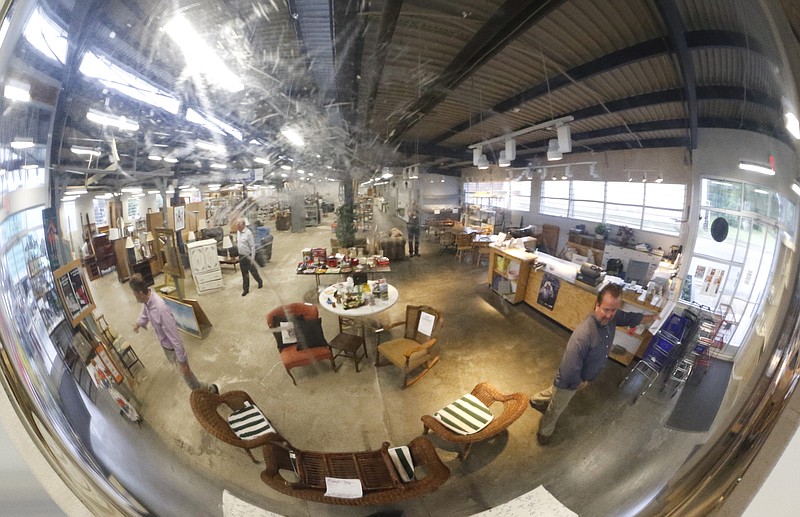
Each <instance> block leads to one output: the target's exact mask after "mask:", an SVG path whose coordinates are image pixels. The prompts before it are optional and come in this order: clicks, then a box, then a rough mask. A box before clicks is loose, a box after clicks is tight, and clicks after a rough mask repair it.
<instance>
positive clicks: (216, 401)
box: [190, 390, 285, 463]
mask: <svg viewBox="0 0 800 517" xmlns="http://www.w3.org/2000/svg"><path fill="white" fill-rule="evenodd" d="M190 401H191V404H192V412H193V413H194V417H195V418H196V419H197V421H198V422H200V425H201V426H203V429H205V430H206V431H208V433H209V434H210V435H212V436H214V437H215V438H217V439H219V440H222V441H223V442H225V443H228V444H230V445H233V446H235V447H240V448H242V449H244V451H245V452H246V453H247V455H248V456H250V459H251V460H253V463H258V461H257V460H256V459H255V457H254V456H253V453H252V452H250V449H255V448H256V447H261V446H262V445H264V444H265V443H267V442H270V441H273V440H275V441H285V440H284V438H283V437H282V436H281V435H280V434H278V433H277V432H275V433H269V434H267V435H264V436H259V437H257V438H253V439H252V440H242V439H241V438H239V437H238V436H236V434H235V433H234V432H233V430H232V429H231V426H230V425H228V421H227V420H225V419H224V418H222V415H220V414H219V412H218V411H217V409H218V408H219V406H221V405H222V404H224V405H226V406H228V407H229V408H230V409H231V411H236V410H237V409H242V408H244V403H245V402H250V403H251V404H253V405H256V404H255V402H253V399H251V398H250V395H248V394H247V393H245V392H244V391H229V392H227V393H220V394H218V395H217V394H214V393H209V392H207V391H201V390H194V391H192V395H191V398H190Z"/></svg>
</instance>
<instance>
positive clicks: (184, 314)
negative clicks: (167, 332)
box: [163, 296, 203, 338]
mask: <svg viewBox="0 0 800 517" xmlns="http://www.w3.org/2000/svg"><path fill="white" fill-rule="evenodd" d="M163 298H164V303H166V304H167V307H169V310H170V311H172V315H173V316H175V324H176V325H177V327H178V330H180V331H181V332H185V333H187V334H189V335H190V336H195V337H197V338H202V337H203V334H202V332H201V331H200V323H199V322H198V321H197V316H195V314H194V307H192V306H191V305H190V304H186V303H181V302H179V301H178V300H175V299H173V298H169V297H167V296H164V297H163Z"/></svg>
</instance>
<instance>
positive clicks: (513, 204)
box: [464, 180, 532, 212]
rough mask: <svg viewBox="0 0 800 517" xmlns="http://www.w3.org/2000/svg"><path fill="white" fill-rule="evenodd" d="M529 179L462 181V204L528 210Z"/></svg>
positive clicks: (529, 195) (529, 203)
mask: <svg viewBox="0 0 800 517" xmlns="http://www.w3.org/2000/svg"><path fill="white" fill-rule="evenodd" d="M531 191H532V188H531V181H530V180H528V181H470V182H467V183H464V204H466V205H478V206H481V207H486V208H489V207H497V208H507V209H510V210H520V211H523V212H529V211H530V209H531Z"/></svg>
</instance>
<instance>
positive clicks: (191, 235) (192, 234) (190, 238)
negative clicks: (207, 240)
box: [188, 232, 197, 242]
mask: <svg viewBox="0 0 800 517" xmlns="http://www.w3.org/2000/svg"><path fill="white" fill-rule="evenodd" d="M196 240H197V236H195V234H194V232H189V237H188V241H189V242H194V241H196Z"/></svg>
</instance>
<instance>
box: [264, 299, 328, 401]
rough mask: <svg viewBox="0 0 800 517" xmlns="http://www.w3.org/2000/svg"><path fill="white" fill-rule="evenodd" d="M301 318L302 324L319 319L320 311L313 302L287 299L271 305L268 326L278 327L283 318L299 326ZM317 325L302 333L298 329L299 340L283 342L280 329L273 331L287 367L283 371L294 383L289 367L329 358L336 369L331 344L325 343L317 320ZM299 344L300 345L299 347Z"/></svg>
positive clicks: (295, 383) (296, 326) (284, 365)
mask: <svg viewBox="0 0 800 517" xmlns="http://www.w3.org/2000/svg"><path fill="white" fill-rule="evenodd" d="M301 319H302V320H303V321H304V325H305V324H307V323H309V322H314V321H315V320H319V311H318V310H317V308H316V307H315V306H314V305H311V304H309V303H290V304H288V305H283V306H281V307H278V308H276V309H273V310H272V311H271V312H270V313H269V314H267V326H268V327H269V328H270V329H278V328H280V323H281V322H282V321H285V322H293V323H295V328H296V329H297V330H299V328H298V327H299V324H297V321H298V320H301ZM317 326H318V331H317V332H313V331H311V332H305V333H303V332H299V331H298V332H297V335H298V336H300V337H299V339H298V343H292V344H284V343H283V340H282V338H281V332H279V331H276V332H273V335H274V336H275V341H276V342H277V343H278V350H279V351H280V354H281V361H283V367H284V368H286V373H288V374H289V377H291V378H292V383H293V384H294V385H295V386H297V381H296V380H295V379H294V376H293V375H292V372H291V370H292V368H297V367H298V366H307V365H309V364H312V363H315V362H317V361H323V360H329V361H330V362H331V368H332V369H333V371H334V372H335V371H336V363H334V361H333V353H332V352H331V348H330V346H328V343H327V342H326V341H325V338H324V337H323V336H322V328H321V327H320V326H319V322H317ZM303 334H304V335H303ZM303 341H305V342H303ZM298 346H300V348H299V349H298Z"/></svg>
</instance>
